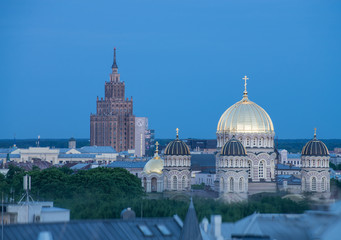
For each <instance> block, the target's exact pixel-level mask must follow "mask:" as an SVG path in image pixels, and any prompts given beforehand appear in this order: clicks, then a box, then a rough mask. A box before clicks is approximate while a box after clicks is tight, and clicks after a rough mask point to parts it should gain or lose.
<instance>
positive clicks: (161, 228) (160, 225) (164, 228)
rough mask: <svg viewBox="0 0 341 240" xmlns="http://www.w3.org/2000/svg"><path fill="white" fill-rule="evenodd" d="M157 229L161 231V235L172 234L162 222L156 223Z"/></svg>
mask: <svg viewBox="0 0 341 240" xmlns="http://www.w3.org/2000/svg"><path fill="white" fill-rule="evenodd" d="M156 226H157V229H159V231H160V232H161V233H162V235H164V236H170V235H172V234H171V232H170V231H169V230H168V228H167V227H166V226H165V225H163V224H156Z"/></svg>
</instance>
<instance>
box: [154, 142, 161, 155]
mask: <svg viewBox="0 0 341 240" xmlns="http://www.w3.org/2000/svg"><path fill="white" fill-rule="evenodd" d="M159 145H160V144H159V142H156V143H155V146H156V150H155V151H156V152H157V153H158V152H159Z"/></svg>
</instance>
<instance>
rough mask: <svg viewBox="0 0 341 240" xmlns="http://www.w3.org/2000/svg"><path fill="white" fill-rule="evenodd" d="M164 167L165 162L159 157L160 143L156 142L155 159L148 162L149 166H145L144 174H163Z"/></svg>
mask: <svg viewBox="0 0 341 240" xmlns="http://www.w3.org/2000/svg"><path fill="white" fill-rule="evenodd" d="M163 166H164V161H163V159H161V158H160V156H159V143H158V142H156V150H155V154H154V157H153V158H152V159H150V160H149V161H148V162H147V164H146V165H145V166H144V168H143V172H145V173H147V174H150V173H157V174H162V170H163Z"/></svg>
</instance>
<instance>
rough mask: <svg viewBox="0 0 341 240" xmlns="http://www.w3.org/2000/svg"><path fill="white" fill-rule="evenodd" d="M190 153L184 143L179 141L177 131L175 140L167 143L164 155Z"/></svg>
mask: <svg viewBox="0 0 341 240" xmlns="http://www.w3.org/2000/svg"><path fill="white" fill-rule="evenodd" d="M190 154H191V152H190V151H189V148H188V146H187V144H186V143H184V142H183V141H181V140H180V139H179V129H177V133H176V139H175V140H174V141H171V142H170V143H168V145H167V147H166V149H165V155H190Z"/></svg>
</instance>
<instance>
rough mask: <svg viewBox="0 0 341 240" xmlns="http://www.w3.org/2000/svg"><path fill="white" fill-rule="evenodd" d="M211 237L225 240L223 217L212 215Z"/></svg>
mask: <svg viewBox="0 0 341 240" xmlns="http://www.w3.org/2000/svg"><path fill="white" fill-rule="evenodd" d="M210 235H211V236H213V237H214V239H217V240H223V237H222V236H221V215H211V232H210Z"/></svg>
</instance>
